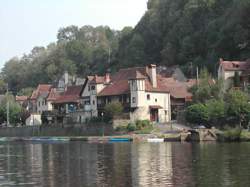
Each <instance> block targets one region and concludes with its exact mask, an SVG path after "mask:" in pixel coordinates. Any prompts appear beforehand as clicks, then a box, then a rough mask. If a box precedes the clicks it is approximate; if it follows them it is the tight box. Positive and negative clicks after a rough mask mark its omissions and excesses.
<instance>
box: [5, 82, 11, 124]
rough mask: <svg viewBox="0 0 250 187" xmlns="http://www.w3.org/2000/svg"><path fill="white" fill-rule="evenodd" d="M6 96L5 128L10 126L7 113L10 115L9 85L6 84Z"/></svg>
mask: <svg viewBox="0 0 250 187" xmlns="http://www.w3.org/2000/svg"><path fill="white" fill-rule="evenodd" d="M6 95H7V104H6V111H7V112H6V113H7V127H9V126H10V120H9V113H10V104H9V85H8V83H7V91H6Z"/></svg>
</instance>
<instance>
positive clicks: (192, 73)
mask: <svg viewBox="0 0 250 187" xmlns="http://www.w3.org/2000/svg"><path fill="white" fill-rule="evenodd" d="M190 66H191V78H192V79H193V78H194V72H193V62H190Z"/></svg>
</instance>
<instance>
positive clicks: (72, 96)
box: [54, 85, 82, 104]
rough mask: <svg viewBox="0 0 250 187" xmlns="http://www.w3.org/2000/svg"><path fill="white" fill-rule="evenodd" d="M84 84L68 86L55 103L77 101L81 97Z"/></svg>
mask: <svg viewBox="0 0 250 187" xmlns="http://www.w3.org/2000/svg"><path fill="white" fill-rule="evenodd" d="M81 90H82V85H77V86H68V87H67V90H66V91H65V92H64V93H63V94H62V95H61V96H59V97H58V98H57V99H56V100H55V101H54V103H58V104H59V103H77V102H78V101H79V99H80V93H81Z"/></svg>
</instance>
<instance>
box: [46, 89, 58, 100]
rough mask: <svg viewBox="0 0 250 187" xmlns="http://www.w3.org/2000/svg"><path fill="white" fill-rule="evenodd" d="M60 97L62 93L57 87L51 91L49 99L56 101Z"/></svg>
mask: <svg viewBox="0 0 250 187" xmlns="http://www.w3.org/2000/svg"><path fill="white" fill-rule="evenodd" d="M59 97H60V93H59V92H58V91H57V90H56V88H52V89H51V90H50V92H49V95H48V98H47V101H55V100H56V99H58V98H59Z"/></svg>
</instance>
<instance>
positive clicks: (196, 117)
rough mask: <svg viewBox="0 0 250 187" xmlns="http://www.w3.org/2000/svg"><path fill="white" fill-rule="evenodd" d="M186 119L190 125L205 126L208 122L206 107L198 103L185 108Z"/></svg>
mask: <svg viewBox="0 0 250 187" xmlns="http://www.w3.org/2000/svg"><path fill="white" fill-rule="evenodd" d="M186 119H187V121H188V122H189V123H192V124H202V125H207V124H208V121H209V112H208V108H207V106H206V105H204V104H201V103H198V104H193V105H191V106H189V107H188V108H187V111H186Z"/></svg>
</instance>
